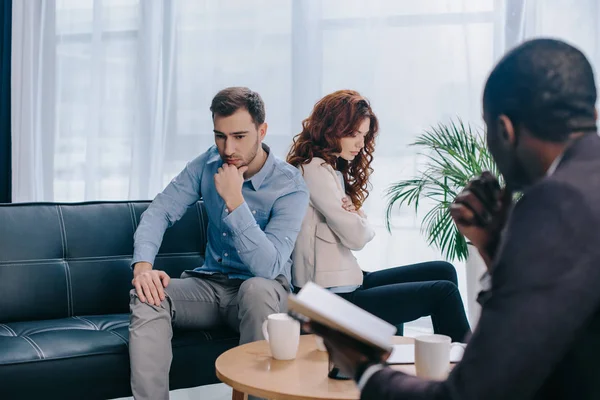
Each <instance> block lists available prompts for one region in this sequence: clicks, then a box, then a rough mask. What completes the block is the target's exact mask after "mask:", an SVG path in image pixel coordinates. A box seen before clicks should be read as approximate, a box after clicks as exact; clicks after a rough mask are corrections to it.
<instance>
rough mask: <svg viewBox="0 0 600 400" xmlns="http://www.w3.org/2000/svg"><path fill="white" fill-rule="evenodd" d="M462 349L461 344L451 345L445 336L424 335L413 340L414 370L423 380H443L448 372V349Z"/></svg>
mask: <svg viewBox="0 0 600 400" xmlns="http://www.w3.org/2000/svg"><path fill="white" fill-rule="evenodd" d="M453 346H461V347H464V346H465V345H464V344H463V343H452V339H450V337H449V336H445V335H424V336H419V337H416V338H415V369H416V370H417V376H418V377H420V378H423V379H431V380H443V379H446V377H447V376H448V372H449V370H450V349H451V347H453Z"/></svg>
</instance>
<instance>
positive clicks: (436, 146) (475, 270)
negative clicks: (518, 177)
mask: <svg viewBox="0 0 600 400" xmlns="http://www.w3.org/2000/svg"><path fill="white" fill-rule="evenodd" d="M412 146H416V147H418V148H419V154H421V155H423V156H424V157H425V164H424V165H423V167H422V168H421V169H420V170H419V172H418V176H416V177H415V178H413V179H408V180H403V181H400V182H397V183H394V184H392V185H391V186H390V187H389V188H388V190H387V197H388V204H387V210H386V218H385V221H386V225H387V228H388V230H390V231H391V224H392V214H393V210H394V207H395V206H398V207H402V206H412V207H414V209H415V212H419V210H420V206H421V205H422V204H423V203H422V201H423V200H427V201H424V203H427V206H431V205H433V207H432V208H431V209H430V210H428V211H427V212H426V213H425V215H424V217H423V219H422V221H421V231H422V233H423V234H424V235H425V237H426V238H427V242H428V244H429V245H432V246H434V247H436V248H438V249H439V250H440V251H441V253H442V254H443V256H444V257H445V258H446V259H447V260H450V261H452V260H460V261H466V264H467V306H468V310H469V320H470V321H471V324H472V325H475V324H476V322H477V320H478V318H479V312H480V308H479V305H478V303H477V301H476V297H477V293H478V292H479V290H480V287H479V277H480V276H481V274H483V272H484V271H485V264H484V262H483V260H482V259H481V257H480V256H479V252H478V251H477V249H475V247H474V246H471V245H470V244H469V243H467V241H466V240H465V238H464V236H463V235H461V234H460V232H459V231H458V229H457V227H456V225H455V224H454V222H453V221H452V218H451V216H450V212H449V207H450V204H452V201H453V200H454V198H455V197H456V196H457V195H458V194H459V193H460V192H461V191H462V190H463V189H464V187H465V186H466V185H467V183H468V182H469V181H470V180H471V179H473V178H474V177H476V176H478V175H480V174H481V173H482V172H483V171H486V170H487V171H490V172H491V173H492V174H494V175H495V176H496V177H497V178H498V179H499V180H501V179H502V177H501V176H500V174H499V173H498V169H497V167H496V164H495V163H494V160H493V159H492V156H491V154H490V153H489V151H488V149H487V146H486V144H485V140H484V139H483V136H482V135H481V134H480V133H478V132H475V131H474V130H473V129H472V128H471V126H470V125H468V124H467V125H465V124H464V123H463V122H462V121H461V120H460V119H458V120H451V121H449V122H448V123H447V124H442V123H439V124H438V125H437V126H433V127H431V128H430V129H428V130H426V131H425V132H424V133H423V134H421V135H420V136H418V137H417V139H416V141H415V142H414V143H413V144H412ZM501 184H502V182H501Z"/></svg>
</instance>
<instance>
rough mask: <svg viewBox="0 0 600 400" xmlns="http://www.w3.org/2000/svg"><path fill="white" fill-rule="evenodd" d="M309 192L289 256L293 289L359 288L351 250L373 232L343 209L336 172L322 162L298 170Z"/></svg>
mask: <svg viewBox="0 0 600 400" xmlns="http://www.w3.org/2000/svg"><path fill="white" fill-rule="evenodd" d="M301 171H302V174H303V176H304V181H305V182H306V185H307V186H308V190H309V191H310V202H309V205H308V211H307V212H306V216H305V217H304V221H303V222H302V227H301V229H300V234H299V235H298V239H297V240H296V245H295V247H294V251H293V253H292V260H293V265H292V275H293V278H294V285H296V286H299V287H302V286H304V284H306V282H309V281H312V282H315V283H317V284H318V285H321V286H323V287H335V286H347V285H360V284H362V279H363V275H362V271H361V269H360V266H359V265H358V262H357V261H356V257H354V255H353V254H352V250H360V249H362V248H363V247H364V246H365V245H366V244H367V243H368V242H369V241H371V239H373V237H374V236H375V232H374V231H373V229H371V227H370V226H369V223H368V221H367V219H366V218H363V217H361V216H360V215H358V214H356V213H351V212H348V211H346V210H344V209H343V208H342V198H344V197H345V196H346V193H345V191H344V189H343V187H342V184H341V182H340V179H339V177H338V175H336V173H335V170H334V169H333V168H332V167H331V166H330V165H328V164H326V163H325V161H324V160H323V159H321V158H313V160H312V161H311V162H310V163H309V164H306V165H304V166H303V168H301Z"/></svg>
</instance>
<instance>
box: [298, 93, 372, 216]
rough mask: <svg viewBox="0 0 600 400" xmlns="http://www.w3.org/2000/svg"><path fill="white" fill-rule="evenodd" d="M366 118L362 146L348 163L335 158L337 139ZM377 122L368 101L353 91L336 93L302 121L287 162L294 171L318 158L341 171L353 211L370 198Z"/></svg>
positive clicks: (338, 148) (354, 128)
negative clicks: (367, 122)
mask: <svg viewBox="0 0 600 400" xmlns="http://www.w3.org/2000/svg"><path fill="white" fill-rule="evenodd" d="M365 118H369V120H370V123H369V132H368V133H367V135H366V136H365V144H364V147H363V148H362V149H361V151H360V152H359V153H358V155H357V156H356V157H355V158H354V159H353V160H352V161H350V162H348V161H346V160H345V159H343V158H342V157H337V156H336V155H335V154H336V153H339V152H341V150H342V148H341V144H340V139H341V138H343V137H347V136H353V135H354V134H355V133H356V131H357V130H358V128H359V126H360V124H361V123H362V122H363V120H364V119H365ZM378 131H379V122H378V120H377V117H376V116H375V113H373V110H372V109H371V105H370V103H369V101H368V100H367V99H365V98H364V97H362V96H361V95H360V93H358V92H356V91H354V90H338V91H337V92H334V93H331V94H328V95H327V96H325V97H323V98H322V99H321V100H319V102H317V104H315V106H314V108H313V110H312V112H311V114H310V115H309V117H308V118H306V119H305V120H304V121H302V132H300V133H299V134H298V135H296V136H295V137H294V142H293V144H292V147H291V149H290V152H289V153H288V156H287V162H288V163H290V164H292V165H293V166H295V167H296V168H298V167H300V168H301V167H302V166H303V165H305V164H308V163H310V162H311V161H312V159H313V158H314V157H320V158H322V159H323V160H325V163H327V164H329V165H331V166H332V167H333V168H334V169H337V170H338V171H340V172H341V173H342V175H343V177H344V185H345V188H346V194H347V195H348V196H349V197H350V199H351V200H352V203H353V204H354V206H355V207H356V209H360V207H361V206H362V205H363V203H364V202H365V200H366V199H367V197H368V196H369V189H370V186H369V177H370V176H371V173H372V172H373V168H371V162H372V161H373V151H374V150H375V137H376V136H377V132H378Z"/></svg>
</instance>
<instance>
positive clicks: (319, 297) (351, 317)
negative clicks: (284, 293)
mask: <svg viewBox="0 0 600 400" xmlns="http://www.w3.org/2000/svg"><path fill="white" fill-rule="evenodd" d="M288 308H289V313H290V315H292V316H293V317H295V318H299V319H308V320H311V321H314V322H317V323H320V324H321V325H325V326H326V327H328V328H331V329H334V330H336V331H339V332H342V333H344V334H346V335H348V336H350V337H352V338H353V339H355V340H357V341H359V342H362V343H363V344H366V345H368V346H369V347H374V348H376V349H378V350H381V351H382V352H384V353H387V352H390V351H391V350H392V337H393V336H394V334H395V333H396V327H395V326H394V325H392V324H389V323H387V322H385V321H384V320H382V319H381V318H378V317H376V316H374V315H373V314H370V313H368V312H367V311H365V310H363V309H362V308H359V307H357V306H355V305H354V304H352V303H350V302H349V301H347V300H344V299H343V298H341V297H340V296H338V295H336V294H334V293H332V292H330V291H329V290H327V289H323V288H322V287H320V286H319V285H317V284H315V283H312V282H309V283H307V284H306V285H304V287H303V288H302V290H300V292H299V293H298V294H297V295H294V294H290V296H289V298H288Z"/></svg>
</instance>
